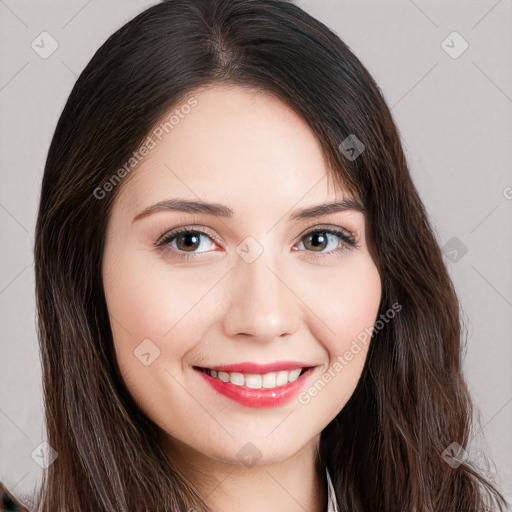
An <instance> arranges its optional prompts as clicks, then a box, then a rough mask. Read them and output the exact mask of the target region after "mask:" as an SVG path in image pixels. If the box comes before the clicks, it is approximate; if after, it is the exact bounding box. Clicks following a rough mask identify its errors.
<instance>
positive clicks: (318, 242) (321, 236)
mask: <svg viewBox="0 0 512 512" xmlns="http://www.w3.org/2000/svg"><path fill="white" fill-rule="evenodd" d="M310 240H315V242H313V248H314V249H320V250H322V249H325V247H326V244H327V243H328V239H327V236H326V234H325V233H324V232H322V231H319V232H317V233H312V234H310V235H308V236H307V241H310ZM319 246H320V247H319Z"/></svg>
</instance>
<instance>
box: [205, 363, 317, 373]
mask: <svg viewBox="0 0 512 512" xmlns="http://www.w3.org/2000/svg"><path fill="white" fill-rule="evenodd" d="M312 366H313V365H311V364H308V363H301V362H297V361H276V362H274V363H255V362H250V361H246V362H243V363H236V364H223V365H220V366H202V367H198V368H205V369H207V370H215V371H220V372H226V373H229V372H240V373H261V374H263V373H269V372H278V371H282V370H295V369H296V368H310V367H312Z"/></svg>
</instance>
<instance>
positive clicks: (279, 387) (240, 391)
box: [194, 366, 314, 407]
mask: <svg viewBox="0 0 512 512" xmlns="http://www.w3.org/2000/svg"><path fill="white" fill-rule="evenodd" d="M194 369H195V370H196V371H198V372H199V373H200V374H201V376H202V377H203V378H204V379H205V380H206V381H207V382H208V384H210V386H211V387H212V388H213V389H214V390H215V391H217V392H218V393H220V394H222V395H224V396H225V397H227V398H230V399H231V400H234V401H236V402H238V403H239V404H241V405H245V406H247V407H276V406H279V405H283V404H285V403H286V402H289V401H290V400H291V399H292V398H293V397H294V396H295V395H296V394H297V393H298V391H299V390H300V388H302V387H303V386H304V385H305V382H306V380H309V379H308V377H310V376H311V374H312V371H313V369H314V367H304V368H293V369H290V370H281V371H273V372H267V373H249V372H247V373H245V372H234V371H231V372H228V371H222V370H212V369H209V368H200V367H197V366H196V367H194Z"/></svg>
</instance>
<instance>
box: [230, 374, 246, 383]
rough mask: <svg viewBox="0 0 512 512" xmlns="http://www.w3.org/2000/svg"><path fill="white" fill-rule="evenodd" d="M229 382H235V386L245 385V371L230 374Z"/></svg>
mask: <svg viewBox="0 0 512 512" xmlns="http://www.w3.org/2000/svg"><path fill="white" fill-rule="evenodd" d="M229 382H231V384H235V386H243V385H244V375H243V373H237V372H232V373H230V374H229Z"/></svg>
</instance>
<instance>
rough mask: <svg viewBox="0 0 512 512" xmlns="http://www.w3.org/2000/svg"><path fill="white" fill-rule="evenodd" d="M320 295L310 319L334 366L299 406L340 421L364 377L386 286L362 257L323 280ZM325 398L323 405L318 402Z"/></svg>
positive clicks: (324, 372)
mask: <svg viewBox="0 0 512 512" xmlns="http://www.w3.org/2000/svg"><path fill="white" fill-rule="evenodd" d="M333 275H334V276H335V277H333ZM319 287H320V288H319ZM319 289H320V290H322V293H318V290H319ZM316 290H317V292H316V293H314V294H312V293H311V291H309V294H308V295H307V296H308V297H309V298H310V300H311V304H312V306H311V309H312V310H313V311H314V313H315V315H311V316H310V318H311V323H310V330H311V332H312V333H313V334H314V337H315V339H317V340H321V342H322V344H323V346H324V348H325V350H326V351H327V353H328V360H329V361H328V365H327V364H326V366H325V368H323V369H322V372H321V374H320V375H319V376H318V378H317V379H316V380H315V381H313V382H311V385H310V386H309V388H306V389H305V391H304V392H303V393H302V394H301V395H300V396H299V401H300V403H303V404H310V406H311V407H312V408H313V409H314V410H315V411H316V412H317V413H318V414H319V415H320V416H322V415H324V416H325V415H326V414H327V415H328V416H329V418H334V417H335V416H336V414H338V412H339V411H340V410H341V409H342V408H343V407H344V405H345V404H346V403H347V401H348V400H349V398H350V396H351V395H352V393H353V391H354V389H355V387H356V385H357V382H358V380H359V378H360V376H361V373H362V370H363V367H364V363H365V360H366V355H367V353H368V347H369V342H370V339H371V328H372V327H373V325H374V323H375V320H376V318H377V314H378V310H379V304H380V298H381V280H380V275H379V273H378V270H377V267H376V266H375V264H374V262H373V260H372V259H371V257H370V256H369V255H366V256H364V257H361V255H358V257H357V258H353V259H350V260H348V261H347V262H346V265H344V266H343V268H341V269H340V270H339V271H338V272H336V273H334V274H333V273H332V272H327V273H326V275H325V276H322V275H317V279H316ZM304 293H307V292H304ZM319 395H321V397H322V398H321V399H318V398H315V397H317V396H319ZM320 411H323V412H320Z"/></svg>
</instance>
